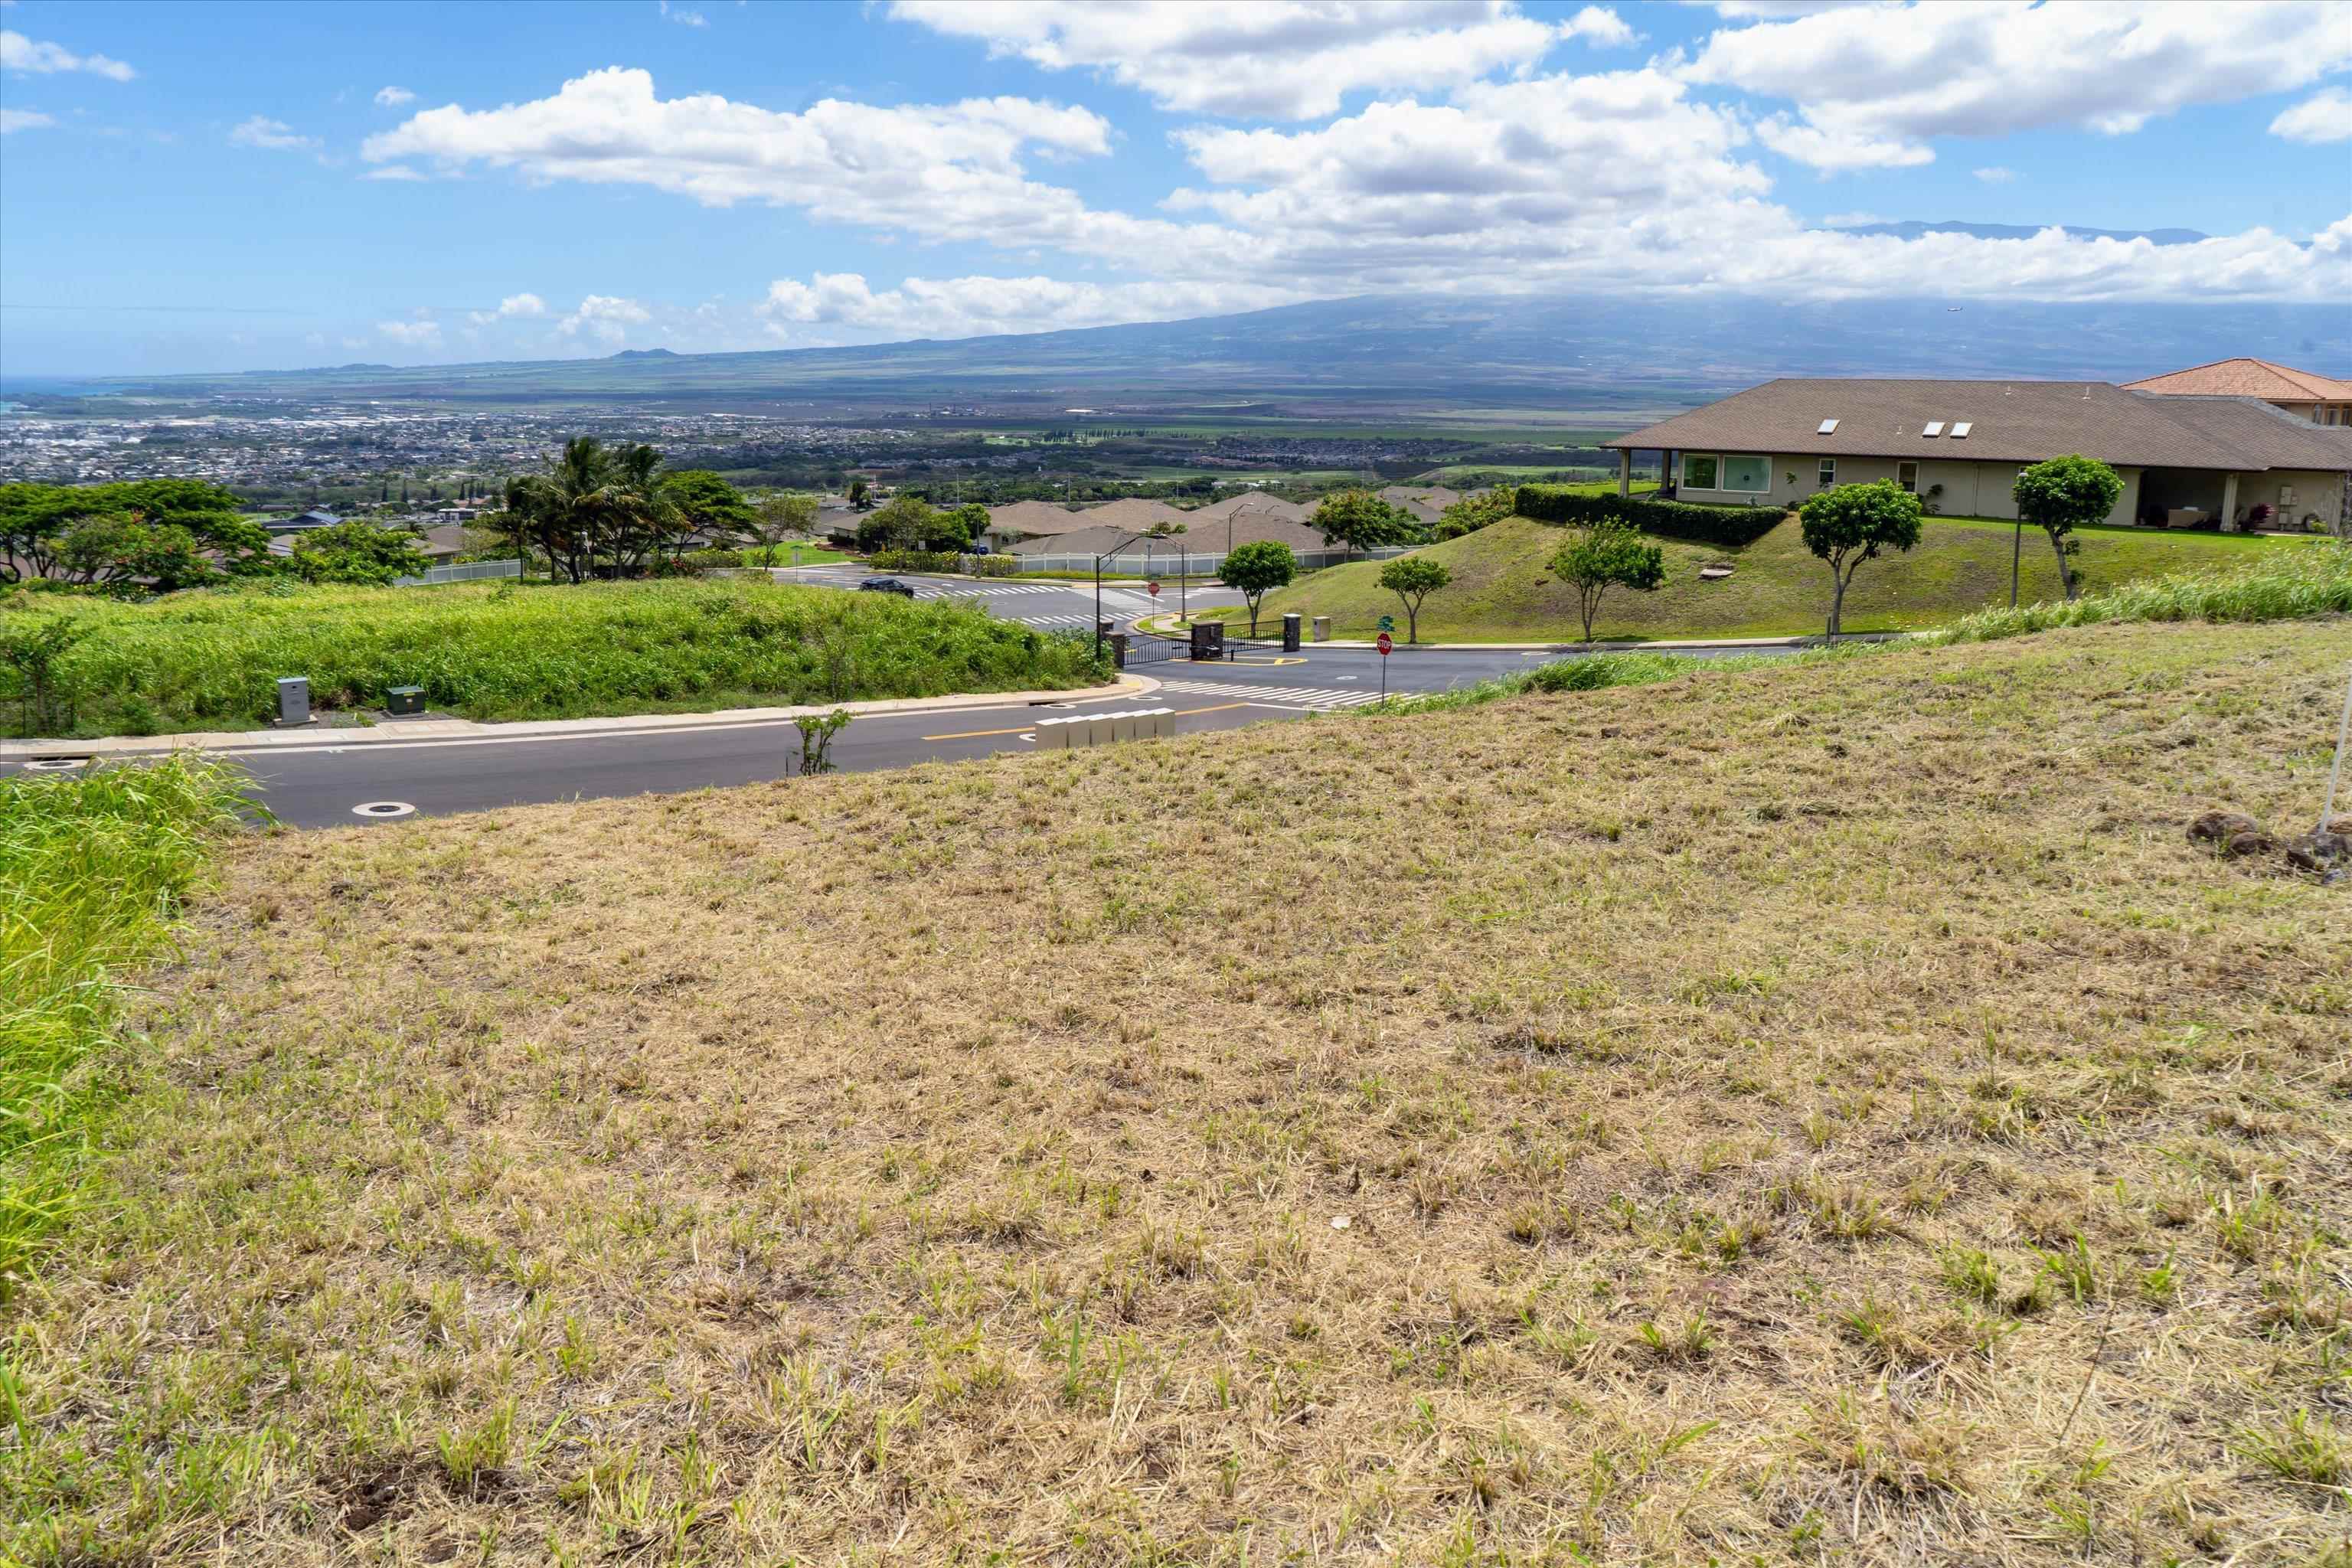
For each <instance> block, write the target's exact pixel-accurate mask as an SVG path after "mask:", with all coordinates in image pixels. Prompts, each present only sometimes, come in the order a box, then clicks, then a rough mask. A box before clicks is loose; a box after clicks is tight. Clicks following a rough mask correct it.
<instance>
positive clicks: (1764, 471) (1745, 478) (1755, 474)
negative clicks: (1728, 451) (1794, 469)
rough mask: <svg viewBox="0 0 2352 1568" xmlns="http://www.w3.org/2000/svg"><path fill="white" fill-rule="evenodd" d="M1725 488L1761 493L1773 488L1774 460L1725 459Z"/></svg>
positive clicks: (1753, 458)
mask: <svg viewBox="0 0 2352 1568" xmlns="http://www.w3.org/2000/svg"><path fill="white" fill-rule="evenodd" d="M1723 488H1724V489H1727V490H1747V491H1749V492H1760V491H1763V490H1769V489H1771V488H1772V460H1771V459H1770V458H1758V457H1749V456H1740V457H1729V458H1724V459H1723Z"/></svg>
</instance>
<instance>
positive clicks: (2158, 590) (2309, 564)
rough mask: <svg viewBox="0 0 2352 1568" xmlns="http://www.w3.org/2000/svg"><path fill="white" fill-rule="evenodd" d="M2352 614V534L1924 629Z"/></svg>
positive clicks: (1941, 634) (2035, 628)
mask: <svg viewBox="0 0 2352 1568" xmlns="http://www.w3.org/2000/svg"><path fill="white" fill-rule="evenodd" d="M2347 614H2352V540H2314V541H2312V542H2308V543H2305V544H2299V545H2294V546H2284V547H2280V548H2277V549H2271V550H2264V551H2263V552H2259V553H2250V554H2249V555H2247V556H2246V557H2245V558H2243V559H2242V560H2236V561H2230V562H2224V563H2220V564H2218V565H2214V566H2210V567H2207V568H2205V569H2203V570H2200V571H2196V572H2181V573H2175V574H2172V575H2170V576H2166V577H2152V578H2149V579H2147V581H2145V582H2139V583H2126V584H2123V585H2121V586H2120V587H2116V588H2109V589H2106V590H2105V591H2103V592H2101V593H2096V594H2085V595H2084V596H2083V597H2081V598H2079V599H2076V600H2075V601H2074V603H2072V604H2067V603H2065V602H2063V601H2060V602H2057V603H2045V604H2038V605H2019V606H2018V607H2017V608H2016V609H2013V610H2011V609H1998V610H1979V611H1978V612H1977V613H1976V614H1975V615H1972V616H1962V617H1961V618H1960V619H1959V620H1957V621H1954V622H1953V623H1952V624H1951V625H1949V626H1942V627H1938V628H1937V630H1935V631H1931V632H1927V633H1925V634H1923V635H1922V637H1921V639H1920V640H1922V641H1926V642H1931V643H1950V642H1990V641H1992V640H1993V639H1995V638H1997V637H2021V636H2023V635H2024V634H2026V633H2028V632H2044V631H2050V630H2052V629H2053V628H2055V627H2058V626H2096V625H2098V624H2100V623H2102V622H2105V621H2284V620H2297V619H2302V618H2305V617H2308V616H2326V615H2347Z"/></svg>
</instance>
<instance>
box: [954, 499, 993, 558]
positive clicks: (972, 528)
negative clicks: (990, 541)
mask: <svg viewBox="0 0 2352 1568" xmlns="http://www.w3.org/2000/svg"><path fill="white" fill-rule="evenodd" d="M943 515H945V516H948V517H952V518H954V519H955V520H956V521H958V522H959V523H961V524H962V525H963V542H962V543H961V544H959V545H957V546H956V548H957V549H958V550H966V549H969V548H971V544H972V542H974V541H975V540H977V539H979V538H980V537H981V536H982V534H985V533H986V532H987V531H988V525H989V522H990V521H991V520H990V518H989V515H988V509H987V508H986V507H984V506H982V505H981V504H980V503H979V502H978V501H976V500H968V501H966V502H964V503H963V504H962V505H961V506H960V507H957V508H956V509H955V510H952V511H950V512H947V513H945V514H943Z"/></svg>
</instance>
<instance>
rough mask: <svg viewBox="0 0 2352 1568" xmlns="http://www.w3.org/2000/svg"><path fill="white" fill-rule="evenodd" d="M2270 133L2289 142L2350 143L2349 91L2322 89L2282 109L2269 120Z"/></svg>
mask: <svg viewBox="0 0 2352 1568" xmlns="http://www.w3.org/2000/svg"><path fill="white" fill-rule="evenodd" d="M2347 26H2352V24H2347ZM2271 134H2272V135H2273V136H2284V137H2285V138H2286V139H2287V140H2288V141H2290V142H2314V143H2317V142H2352V92H2347V91H2345V90H2344V89H2342V88H2340V87H2330V88H2323V89H2320V90H2319V91H2317V92H2315V93H2313V94H2312V95H2311V96H2310V97H2309V98H2306V99H2305V100H2303V101H2302V102H2301V103H2298V104H2296V105H2295V106H2294V108H2292V109H2284V110H2280V111H2279V116H2278V118H2277V119H2276V120H2273V121H2271Z"/></svg>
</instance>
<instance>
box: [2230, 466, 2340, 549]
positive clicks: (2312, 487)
mask: <svg viewBox="0 0 2352 1568" xmlns="http://www.w3.org/2000/svg"><path fill="white" fill-rule="evenodd" d="M2282 488H2287V489H2293V490H2294V500H2293V501H2292V502H2289V503H2287V504H2284V505H2282V504H2280V501H2279V491H2280V489H2282ZM2258 503H2259V504H2261V505H2263V506H2267V507H2269V508H2271V509H2272V510H2273V511H2275V512H2277V513H2279V514H2280V518H2281V521H2278V522H2275V523H2273V525H2272V526H2273V527H2284V528H2288V529H2293V528H2295V527H2298V526H2300V525H2301V524H2302V521H2303V520H2304V518H2305V517H2306V516H2308V515H2310V514H2312V513H2317V514H2318V517H2319V521H2317V522H2315V523H2313V524H2312V525H2311V526H2312V528H2313V529H2314V531H2317V532H2321V533H2342V532H2344V531H2346V529H2345V523H2346V519H2345V516H2344V476H2343V475H2342V474H2331V473H2328V472H2326V471H2325V470H2320V469H2298V468H2270V469H2266V470H2264V471H2263V472H2262V473H2259V474H2240V475H2239V476H2238V504H2239V505H2240V506H2242V507H2248V506H2253V505H2256V504H2258Z"/></svg>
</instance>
